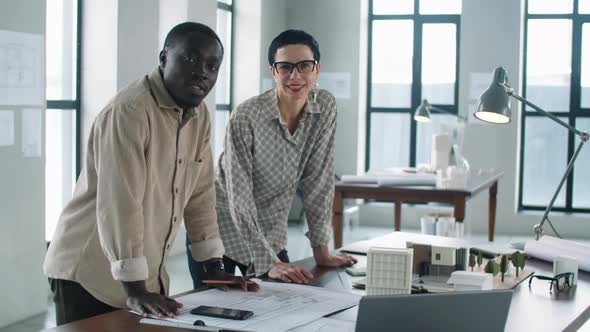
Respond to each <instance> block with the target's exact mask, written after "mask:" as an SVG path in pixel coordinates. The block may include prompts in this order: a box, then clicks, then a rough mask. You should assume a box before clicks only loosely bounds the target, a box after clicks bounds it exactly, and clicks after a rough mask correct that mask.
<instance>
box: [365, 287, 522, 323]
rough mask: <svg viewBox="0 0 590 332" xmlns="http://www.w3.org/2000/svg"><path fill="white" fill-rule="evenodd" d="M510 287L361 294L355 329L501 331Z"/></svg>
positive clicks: (507, 305)
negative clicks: (382, 294) (468, 290)
mask: <svg viewBox="0 0 590 332" xmlns="http://www.w3.org/2000/svg"><path fill="white" fill-rule="evenodd" d="M511 299H512V291H510V290H493V291H474V292H449V293H436V294H413V295H410V294H407V295H406V294H404V295H386V296H365V297H363V298H362V299H361V302H360V304H359V311H358V317H357V322H356V331H357V332H366V331H453V332H455V331H456V332H458V331H494V332H495V331H504V326H505V325H506V318H507V317H508V310H509V309H510V300H511Z"/></svg>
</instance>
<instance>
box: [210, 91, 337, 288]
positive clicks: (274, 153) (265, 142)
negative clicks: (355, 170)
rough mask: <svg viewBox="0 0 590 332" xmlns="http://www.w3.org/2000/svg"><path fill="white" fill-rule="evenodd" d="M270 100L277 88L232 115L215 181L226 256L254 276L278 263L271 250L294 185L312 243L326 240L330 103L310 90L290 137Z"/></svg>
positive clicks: (332, 124)
mask: <svg viewBox="0 0 590 332" xmlns="http://www.w3.org/2000/svg"><path fill="white" fill-rule="evenodd" d="M277 102H278V100H277V95H276V90H269V91H267V92H265V93H264V94H262V95H259V96H257V97H253V98H251V99H249V100H247V101H245V102H244V103H242V104H241V105H239V106H238V107H237V108H236V109H235V110H234V111H233V112H232V114H231V117H230V120H229V123H228V125H227V128H226V133H225V148H224V152H223V153H222V154H221V156H220V157H219V167H218V173H217V177H216V181H215V186H216V193H217V222H218V224H219V228H220V233H221V238H222V240H223V244H224V246H225V249H226V252H225V254H226V255H227V256H228V257H230V258H232V259H233V260H235V261H237V262H239V263H242V264H244V265H247V266H249V269H248V274H255V275H257V276H259V275H262V274H264V273H266V272H268V271H269V270H270V269H271V268H272V266H273V265H274V264H276V263H278V262H279V259H278V258H277V253H278V252H279V251H280V250H282V249H284V248H285V247H286V245H287V219H288V216H289V210H290V208H291V204H292V202H293V197H294V196H295V192H296V190H297V189H299V190H300V193H301V194H302V198H303V208H304V210H305V214H306V219H307V222H308V228H309V232H307V233H306V234H305V235H306V236H307V237H308V238H309V240H310V242H311V246H312V247H317V246H320V245H327V244H328V241H329V239H330V231H331V220H332V201H333V196H334V137H335V133H336V100H335V99H334V96H332V95H331V94H330V93H329V92H327V91H324V90H317V91H316V90H314V91H312V92H311V93H310V94H309V98H308V101H307V103H306V104H305V106H304V110H303V114H302V116H301V118H300V120H299V125H298V127H297V130H296V131H295V133H294V134H293V135H291V134H290V133H289V130H288V128H287V126H286V124H284V123H283V122H282V121H281V119H280V116H279V110H278V106H277V105H278V104H277Z"/></svg>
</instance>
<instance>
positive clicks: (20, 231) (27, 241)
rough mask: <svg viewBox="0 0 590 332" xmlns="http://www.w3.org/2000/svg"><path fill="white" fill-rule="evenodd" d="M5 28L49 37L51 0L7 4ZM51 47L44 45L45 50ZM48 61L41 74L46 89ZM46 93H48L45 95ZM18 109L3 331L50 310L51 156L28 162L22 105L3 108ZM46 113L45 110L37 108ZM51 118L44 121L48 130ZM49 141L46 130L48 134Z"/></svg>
mask: <svg viewBox="0 0 590 332" xmlns="http://www.w3.org/2000/svg"><path fill="white" fill-rule="evenodd" d="M0 30H9V31H16V32H25V33H32V34H38V35H42V36H45V1H44V0H23V1H5V2H3V3H2V10H0ZM44 50H45V47H43V51H44ZM44 66H45V61H43V66H42V67H41V68H40V72H39V73H36V74H38V75H39V78H40V79H41V80H42V81H43V88H44V87H45V68H44ZM43 95H45V91H43ZM2 104H3V102H2V101H0V110H12V111H14V125H15V131H14V134H15V136H14V137H15V140H14V142H15V144H14V145H11V146H2V147H0V222H1V226H2V231H1V232H0V248H1V249H0V266H1V270H2V272H1V273H0V294H2V302H3V304H2V306H1V307H2V310H0V327H2V326H5V325H8V324H11V323H13V322H16V321H18V320H22V319H24V318H27V317H29V316H32V315H35V314H38V313H41V312H42V311H44V310H45V309H46V307H47V299H48V298H47V288H48V284H47V279H46V278H44V276H43V271H42V264H43V258H44V256H45V250H46V245H45V219H44V217H45V214H44V212H45V197H44V193H45V168H44V163H45V158H44V153H45V151H44V150H45V149H44V144H43V145H42V146H43V149H42V152H43V154H42V156H43V157H41V158H23V154H22V139H21V136H22V130H21V128H22V108H23V107H22V106H10V105H2ZM35 107H36V108H41V109H42V111H44V110H45V106H35ZM44 124H45V116H44V115H43V117H42V128H44ZM42 137H44V132H43V136H42Z"/></svg>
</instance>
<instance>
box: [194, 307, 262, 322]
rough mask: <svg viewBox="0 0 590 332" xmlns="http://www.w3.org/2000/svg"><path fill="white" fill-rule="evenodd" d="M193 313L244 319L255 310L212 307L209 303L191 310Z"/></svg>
mask: <svg viewBox="0 0 590 332" xmlns="http://www.w3.org/2000/svg"><path fill="white" fill-rule="evenodd" d="M190 313H191V314H193V315H203V316H210V317H218V318H228V319H238V320H244V319H246V318H248V317H251V316H252V315H254V312H252V311H249V310H239V309H229V308H221V307H211V306H208V305H202V306H198V307H196V308H194V309H192V310H191V311H190Z"/></svg>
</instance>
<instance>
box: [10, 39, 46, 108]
mask: <svg viewBox="0 0 590 332" xmlns="http://www.w3.org/2000/svg"><path fill="white" fill-rule="evenodd" d="M43 52H44V48H43V36H42V35H37V34H30V33H22V32H14V31H3V30H0V105H39V106H40V105H44V104H45V82H44V80H45V70H44V69H43V68H44V64H43V62H44V61H45V57H44V53H43Z"/></svg>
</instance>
